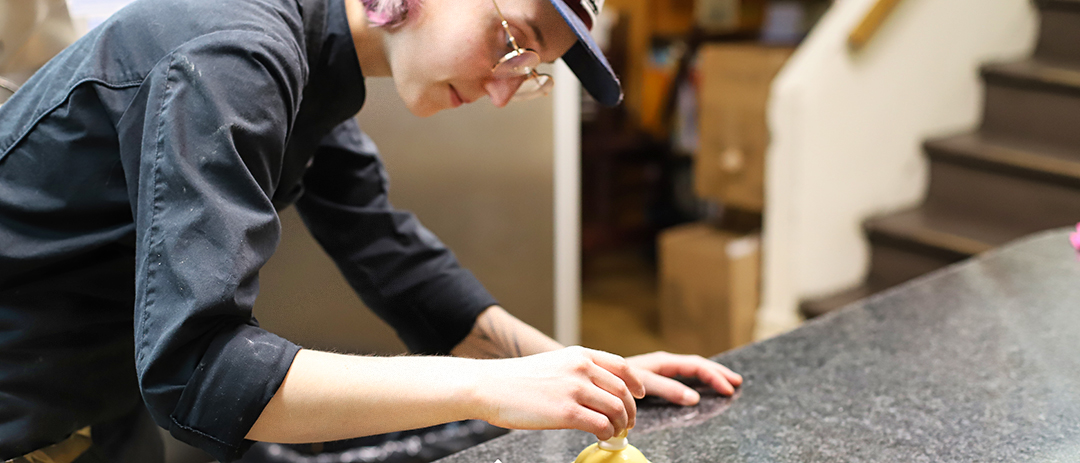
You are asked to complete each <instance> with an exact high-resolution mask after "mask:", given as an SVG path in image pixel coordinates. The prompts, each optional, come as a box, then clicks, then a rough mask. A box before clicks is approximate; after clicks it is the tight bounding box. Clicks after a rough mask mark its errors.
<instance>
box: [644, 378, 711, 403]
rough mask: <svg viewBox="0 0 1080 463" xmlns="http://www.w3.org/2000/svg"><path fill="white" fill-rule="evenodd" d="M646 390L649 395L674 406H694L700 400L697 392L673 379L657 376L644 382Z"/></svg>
mask: <svg viewBox="0 0 1080 463" xmlns="http://www.w3.org/2000/svg"><path fill="white" fill-rule="evenodd" d="M646 388H648V389H649V394H651V395H655V396H657V397H660V398H661V399H664V400H667V401H668V402H671V403H674V404H679V405H696V404H697V403H698V401H700V400H701V394H698V393H697V391H695V390H693V389H691V388H690V387H687V386H686V385H685V384H683V383H680V382H678V381H675V380H674V379H671V378H665V377H663V376H660V375H657V374H653V375H651V377H650V378H649V379H648V380H647V381H646Z"/></svg>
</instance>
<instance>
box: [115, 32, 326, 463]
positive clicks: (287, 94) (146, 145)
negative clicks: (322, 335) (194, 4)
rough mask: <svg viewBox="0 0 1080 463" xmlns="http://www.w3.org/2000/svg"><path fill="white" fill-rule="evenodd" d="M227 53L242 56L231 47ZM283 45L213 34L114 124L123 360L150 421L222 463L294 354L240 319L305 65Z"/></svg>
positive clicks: (263, 242) (184, 51)
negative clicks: (128, 233)
mask: <svg viewBox="0 0 1080 463" xmlns="http://www.w3.org/2000/svg"><path fill="white" fill-rule="evenodd" d="M236 44H244V46H243V47H240V46H238V45H236ZM294 48H295V47H290V46H289V45H288V44H287V42H285V41H282V40H274V39H273V38H271V37H268V36H266V35H263V34H261V33H258V32H243V31H230V32H219V33H215V34H211V35H209V36H204V37H202V38H199V39H196V40H193V41H191V42H188V43H187V44H185V45H184V46H182V47H180V48H179V49H177V50H175V51H174V52H173V53H172V54H171V55H169V56H168V57H167V58H166V59H165V60H163V61H162V62H160V63H159V64H158V65H157V66H156V67H155V68H154V69H153V71H152V72H151V74H150V75H148V76H147V77H146V79H145V81H144V83H143V85H142V86H141V88H140V92H144V93H145V95H144V97H145V98H143V99H138V98H137V99H136V101H146V103H145V104H146V107H145V108H143V109H142V110H134V109H133V110H130V111H128V112H127V113H126V114H125V116H124V119H122V120H121V121H120V122H119V124H118V127H119V128H118V131H119V132H120V140H121V153H122V159H123V161H124V169H125V174H126V177H127V181H128V193H129V195H130V196H132V197H131V204H132V207H133V210H132V212H133V214H134V218H135V223H136V282H135V292H136V294H135V320H134V323H135V353H136V370H137V374H138V380H139V386H140V390H141V393H142V396H143V400H144V401H145V403H146V405H147V408H148V409H149V410H150V412H151V414H152V416H153V417H154V419H155V421H156V422H157V423H158V424H159V425H161V426H162V427H164V428H166V429H168V430H169V431H170V433H171V434H172V435H173V436H175V437H177V438H178V439H180V440H181V441H184V442H187V443H190V444H192V445H195V446H197V447H200V448H202V449H203V450H206V451H207V452H209V453H210V454H211V455H213V456H214V457H216V458H217V459H219V460H221V461H231V460H234V459H236V458H239V457H240V456H241V455H242V454H243V452H244V451H245V450H246V449H247V447H248V446H249V445H250V441H246V440H245V439H244V437H245V435H246V434H247V432H248V431H249V429H250V428H251V426H252V425H253V424H254V422H255V420H256V419H257V418H258V417H259V415H260V414H261V413H262V410H263V408H264V407H265V406H266V403H267V402H269V400H270V399H271V397H273V395H274V393H275V392H276V391H277V388H278V387H279V386H280V384H281V382H282V380H283V379H284V377H285V374H286V372H287V371H288V369H289V367H290V365H291V364H292V360H293V357H294V356H295V354H296V352H297V351H298V350H299V347H298V346H296V345H294V344H292V343H290V342H288V341H286V340H284V339H282V338H280V337H278V336H275V335H273V334H271V333H269V332H266V331H264V330H262V329H260V328H259V327H258V326H257V324H256V322H255V321H254V319H253V318H252V307H253V304H254V301H255V296H256V294H257V292H258V287H259V285H258V274H259V269H260V267H262V265H263V264H264V263H265V262H266V261H267V259H269V257H270V255H271V254H272V253H273V251H274V249H275V248H276V246H277V244H278V241H279V237H280V223H279V221H278V217H277V214H276V212H275V210H274V207H273V206H272V204H271V202H270V197H271V196H272V193H273V190H274V188H275V182H276V181H277V177H278V175H279V171H280V164H281V156H282V153H283V152H284V147H285V144H286V139H287V133H288V130H289V126H290V124H291V123H292V119H293V117H294V115H295V113H296V110H295V109H296V107H297V105H299V89H301V88H303V79H304V78H306V76H305V75H303V74H302V72H304V71H303V69H305V68H304V66H303V65H302V63H300V62H299V59H300V58H299V57H300V56H301V55H300V53H299V51H298V50H296V49H294Z"/></svg>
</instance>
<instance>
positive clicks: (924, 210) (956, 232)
mask: <svg viewBox="0 0 1080 463" xmlns="http://www.w3.org/2000/svg"><path fill="white" fill-rule="evenodd" d="M865 227H866V230H867V231H868V232H870V233H880V234H883V235H885V236H889V237H892V238H897V239H903V240H907V241H911V242H914V243H918V244H922V245H925V246H931V247H934V248H938V249H942V250H946V251H950V252H953V253H956V254H963V255H969V256H973V255H976V254H980V253H982V252H985V251H988V250H990V249H993V248H995V247H997V246H1000V245H1002V244H1005V243H1007V242H1009V241H1011V240H1013V239H1016V238H1017V237H1020V236H1024V235H1025V234H1027V233H1028V230H1023V229H1020V228H1019V227H1013V226H1010V224H1004V223H990V222H987V221H985V220H979V219H977V218H972V217H965V216H963V215H961V214H957V213H949V212H947V211H935V210H933V209H932V208H929V207H927V206H922V207H917V208H914V209H908V210H905V211H900V212H896V213H893V214H887V215H882V216H878V217H874V218H871V219H869V220H867V221H866V223H865Z"/></svg>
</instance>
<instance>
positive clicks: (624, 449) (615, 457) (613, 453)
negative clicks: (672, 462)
mask: <svg viewBox="0 0 1080 463" xmlns="http://www.w3.org/2000/svg"><path fill="white" fill-rule="evenodd" d="M574 463H649V460H648V459H646V458H645V455H643V454H642V453H641V451H640V450H638V449H637V448H636V447H634V446H633V445H630V444H629V443H628V442H627V440H626V431H623V432H621V433H619V435H617V436H615V437H612V438H611V439H608V440H605V441H600V442H598V443H596V444H592V445H590V446H588V447H585V450H582V451H581V453H579V454H578V456H577V459H575V460H574Z"/></svg>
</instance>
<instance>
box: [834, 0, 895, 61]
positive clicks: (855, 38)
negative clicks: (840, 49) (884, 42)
mask: <svg viewBox="0 0 1080 463" xmlns="http://www.w3.org/2000/svg"><path fill="white" fill-rule="evenodd" d="M898 3H900V0H877V3H875V4H874V6H873V7H871V8H870V11H869V12H867V13H866V16H864V17H863V19H862V21H860V22H859V25H858V26H855V29H853V30H852V31H851V34H848V41H847V42H848V48H850V49H851V50H852V51H859V50H861V49H862V47H863V46H864V45H866V43H867V42H869V41H870V38H872V37H873V36H874V34H875V33H877V31H878V29H879V28H881V24H882V23H884V22H885V19H887V18H888V17H889V13H892V11H893V8H894V7H896V4H898Z"/></svg>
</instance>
